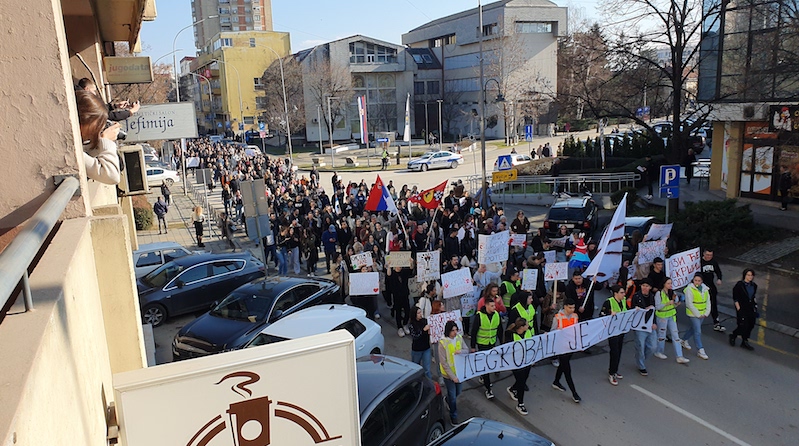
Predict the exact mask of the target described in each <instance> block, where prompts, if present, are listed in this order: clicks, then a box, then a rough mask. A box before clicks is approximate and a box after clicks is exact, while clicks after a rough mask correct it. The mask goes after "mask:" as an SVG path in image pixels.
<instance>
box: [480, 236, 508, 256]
mask: <svg viewBox="0 0 799 446" xmlns="http://www.w3.org/2000/svg"><path fill="white" fill-rule="evenodd" d="M509 242H510V231H502V232H498V233H496V234H491V235H483V234H480V235H479V236H478V244H477V263H495V262H504V261H506V260H508V243H509Z"/></svg>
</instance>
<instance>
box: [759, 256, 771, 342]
mask: <svg viewBox="0 0 799 446" xmlns="http://www.w3.org/2000/svg"><path fill="white" fill-rule="evenodd" d="M770 281H771V271H770V270H766V284H765V285H766V286H764V287H763V301H762V302H760V319H761V321H762V323H763V324H764V326H765V324H766V307H767V306H768V285H769V282H770ZM757 343H758V344H761V345H766V330H765V329H763V328H762V327H761V328H760V330H758V331H757Z"/></svg>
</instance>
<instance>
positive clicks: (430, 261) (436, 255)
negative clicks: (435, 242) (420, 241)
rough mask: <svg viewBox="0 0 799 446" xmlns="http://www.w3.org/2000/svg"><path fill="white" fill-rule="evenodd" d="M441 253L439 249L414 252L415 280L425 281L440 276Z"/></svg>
mask: <svg viewBox="0 0 799 446" xmlns="http://www.w3.org/2000/svg"><path fill="white" fill-rule="evenodd" d="M440 259H441V253H440V252H439V251H430V252H417V253H416V281H417V282H426V281H428V280H436V279H438V278H439V277H441V260H440Z"/></svg>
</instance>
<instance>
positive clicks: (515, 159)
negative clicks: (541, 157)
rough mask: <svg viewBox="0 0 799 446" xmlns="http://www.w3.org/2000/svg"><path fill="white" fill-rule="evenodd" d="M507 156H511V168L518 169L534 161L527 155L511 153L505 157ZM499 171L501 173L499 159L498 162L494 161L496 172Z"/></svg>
mask: <svg viewBox="0 0 799 446" xmlns="http://www.w3.org/2000/svg"><path fill="white" fill-rule="evenodd" d="M505 156H510V160H511V163H510V164H511V168H516V167H518V166H521V165H522V164H527V163H529V162H530V161H532V160H533V159H532V158H530V155H525V154H523V153H511V154H510V155H505ZM498 171H499V158H497V160H496V161H494V172H498Z"/></svg>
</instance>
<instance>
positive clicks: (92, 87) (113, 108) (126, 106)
mask: <svg viewBox="0 0 799 446" xmlns="http://www.w3.org/2000/svg"><path fill="white" fill-rule="evenodd" d="M78 90H79V91H87V92H89V93H91V94H93V95H95V96H97V97H100V93H99V92H98V91H97V85H96V84H95V83H94V81H93V80H91V79H89V78H87V77H84V78H83V79H81V80H79V81H78ZM105 106H106V107H107V109H108V119H109V120H111V121H114V122H119V121H124V120H126V119H128V118H130V117H131V116H132V115H133V114H135V113H136V112H138V111H139V107H140V104H139V102H138V101H137V102H134V103H133V104H131V103H130V101H115V102H114V101H112V102H109V103H108V104H106V105H105Z"/></svg>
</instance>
